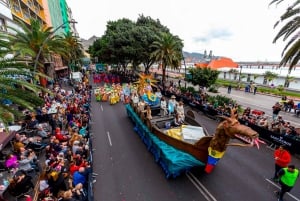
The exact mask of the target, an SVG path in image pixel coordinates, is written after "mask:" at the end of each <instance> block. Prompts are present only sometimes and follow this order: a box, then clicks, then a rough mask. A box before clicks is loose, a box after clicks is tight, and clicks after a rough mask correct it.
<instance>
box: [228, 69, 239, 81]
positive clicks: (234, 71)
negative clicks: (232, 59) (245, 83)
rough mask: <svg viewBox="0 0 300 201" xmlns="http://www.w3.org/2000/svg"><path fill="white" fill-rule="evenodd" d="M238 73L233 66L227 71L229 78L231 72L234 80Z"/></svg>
mask: <svg viewBox="0 0 300 201" xmlns="http://www.w3.org/2000/svg"><path fill="white" fill-rule="evenodd" d="M238 73H239V71H238V70H237V69H234V68H232V69H230V70H229V71H228V74H229V79H231V75H232V74H233V75H234V80H236V77H237V74H238Z"/></svg>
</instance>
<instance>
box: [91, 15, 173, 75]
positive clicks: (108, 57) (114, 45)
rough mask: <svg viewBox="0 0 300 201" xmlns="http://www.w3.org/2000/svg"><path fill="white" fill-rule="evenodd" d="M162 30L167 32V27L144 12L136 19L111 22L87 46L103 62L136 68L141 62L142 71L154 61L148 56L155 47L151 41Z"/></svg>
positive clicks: (147, 70) (147, 69)
mask: <svg viewBox="0 0 300 201" xmlns="http://www.w3.org/2000/svg"><path fill="white" fill-rule="evenodd" d="M161 32H166V33H169V29H168V28H167V27H165V26H163V25H161V23H160V21H159V20H154V19H152V18H151V17H145V16H143V15H140V16H139V18H138V19H137V22H133V21H131V20H129V19H125V18H124V19H120V20H117V21H110V22H108V23H107V26H106V31H105V34H104V35H103V36H102V37H101V38H99V39H98V40H96V41H95V42H94V43H93V45H92V46H90V47H89V53H90V54H91V55H92V57H98V59H99V60H100V61H101V62H102V63H108V64H119V65H122V66H123V68H125V67H126V66H127V64H129V63H131V64H132V67H133V69H134V70H135V69H137V67H138V66H139V65H140V64H143V65H144V67H145V72H149V69H150V67H151V66H152V65H153V64H154V63H155V62H156V60H155V57H152V56H151V54H152V52H153V51H154V50H155V49H154V47H153V46H152V44H153V42H154V41H155V40H156V39H157V38H158V37H160V33H161Z"/></svg>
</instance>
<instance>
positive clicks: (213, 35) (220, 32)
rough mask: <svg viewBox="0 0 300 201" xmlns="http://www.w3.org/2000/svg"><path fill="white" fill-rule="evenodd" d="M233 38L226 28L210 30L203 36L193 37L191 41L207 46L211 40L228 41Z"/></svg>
mask: <svg viewBox="0 0 300 201" xmlns="http://www.w3.org/2000/svg"><path fill="white" fill-rule="evenodd" d="M232 36H233V34H232V32H231V31H230V30H228V29H226V28H221V29H216V28H213V29H210V30H208V31H207V32H206V33H204V34H203V36H199V37H194V38H193V41H194V42H196V43H198V42H200V43H204V44H208V43H211V42H212V41H213V40H217V39H218V40H228V39H230V38H231V37H232Z"/></svg>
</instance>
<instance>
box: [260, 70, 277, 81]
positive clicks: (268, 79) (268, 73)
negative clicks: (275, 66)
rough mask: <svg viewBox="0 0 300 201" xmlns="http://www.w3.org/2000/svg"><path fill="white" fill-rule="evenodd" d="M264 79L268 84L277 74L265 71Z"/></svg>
mask: <svg viewBox="0 0 300 201" xmlns="http://www.w3.org/2000/svg"><path fill="white" fill-rule="evenodd" d="M263 76H264V78H265V79H266V80H267V81H268V83H270V82H271V81H272V80H274V79H275V78H277V77H278V74H276V73H273V72H271V71H266V72H265V73H264V74H263Z"/></svg>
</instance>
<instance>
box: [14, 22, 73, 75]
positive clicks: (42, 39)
mask: <svg viewBox="0 0 300 201" xmlns="http://www.w3.org/2000/svg"><path fill="white" fill-rule="evenodd" d="M19 25H20V27H21V30H20V29H16V28H13V27H10V29H12V30H14V32H15V33H14V34H11V35H10V42H11V46H12V48H13V50H14V53H15V54H18V55H20V56H21V57H25V56H27V57H30V58H32V63H33V65H34V63H35V60H36V58H37V56H39V58H38V66H37V69H36V70H37V71H38V72H40V73H42V74H45V73H47V72H46V71H45V67H44V63H45V62H46V58H47V57H49V55H50V54H51V53H56V54H60V55H67V54H68V49H67V48H66V46H67V45H66V43H65V41H64V40H63V37H61V36H59V35H55V34H54V33H53V28H52V27H47V28H44V27H43V25H42V24H41V22H40V21H39V20H37V19H33V18H32V19H30V26H28V25H27V24H25V23H24V22H22V21H19ZM39 52H40V55H38V54H39Z"/></svg>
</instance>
